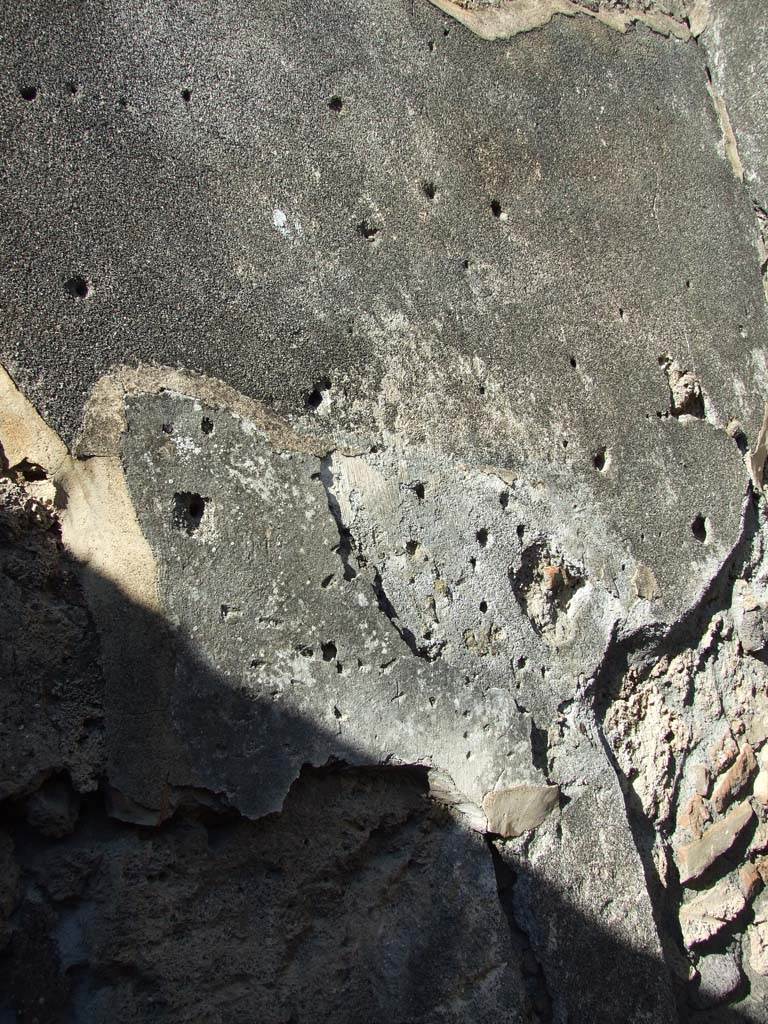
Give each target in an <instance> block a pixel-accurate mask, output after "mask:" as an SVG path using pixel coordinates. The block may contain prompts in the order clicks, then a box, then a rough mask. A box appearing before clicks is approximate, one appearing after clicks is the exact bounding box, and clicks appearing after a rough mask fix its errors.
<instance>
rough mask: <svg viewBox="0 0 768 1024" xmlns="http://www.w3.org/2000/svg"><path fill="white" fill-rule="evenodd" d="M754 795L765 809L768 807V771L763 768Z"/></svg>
mask: <svg viewBox="0 0 768 1024" xmlns="http://www.w3.org/2000/svg"><path fill="white" fill-rule="evenodd" d="M752 794H753V796H754V797H755V799H756V800H759V801H760V803H761V804H762V805H763V806H764V807H768V769H766V768H761V769H760V771H759V772H758V773H757V777H756V779H755V784H754V785H753V787H752Z"/></svg>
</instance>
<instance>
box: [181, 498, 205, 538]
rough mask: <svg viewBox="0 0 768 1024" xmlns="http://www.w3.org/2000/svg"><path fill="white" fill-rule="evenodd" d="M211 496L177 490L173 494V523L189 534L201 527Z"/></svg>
mask: <svg viewBox="0 0 768 1024" xmlns="http://www.w3.org/2000/svg"><path fill="white" fill-rule="evenodd" d="M209 500H210V499H209V498H205V497H203V495H201V494H195V493H194V492H193V491H177V492H176V493H175V494H174V496H173V525H174V527H175V528H176V529H177V530H184V532H185V533H187V534H188V535H189V536H191V535H192V534H193V533H195V532H196V531H197V530H199V529H200V524H201V523H202V521H203V516H204V515H205V509H206V506H207V505H208V502H209Z"/></svg>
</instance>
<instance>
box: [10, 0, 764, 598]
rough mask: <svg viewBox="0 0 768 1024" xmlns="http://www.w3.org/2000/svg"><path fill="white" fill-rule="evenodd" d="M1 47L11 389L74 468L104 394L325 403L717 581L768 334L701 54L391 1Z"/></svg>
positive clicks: (56, 26) (36, 34)
mask: <svg viewBox="0 0 768 1024" xmlns="http://www.w3.org/2000/svg"><path fill="white" fill-rule="evenodd" d="M3 46H4V48H5V54H6V56H5V60H4V62H3V68H4V70H3V80H4V88H3V89H2V117H3V119H4V122H5V124H6V125H7V129H6V133H5V135H4V140H3V147H4V150H3V152H4V159H3V171H2V175H3V188H4V193H5V200H4V202H5V211H6V218H7V223H8V231H7V232H6V233H5V239H4V245H5V246H6V250H5V262H6V266H7V272H6V273H5V274H4V277H3V285H2V287H3V289H4V298H3V305H4V309H5V317H4V319H5V331H4V336H3V339H2V348H1V349H0V357H2V360H3V362H4V363H5V364H7V366H8V367H9V369H10V370H11V372H12V373H13V375H14V376H15V378H16V379H17V381H18V383H19V384H20V386H22V388H23V389H24V390H25V392H26V393H28V394H29V395H30V397H31V398H32V400H33V401H34V402H35V403H36V405H37V406H38V408H39V409H40V410H41V411H42V412H43V413H44V415H46V416H47V417H48V418H49V420H50V422H51V423H52V424H53V425H54V426H55V427H56V428H58V429H61V430H62V431H63V432H64V435H65V437H66V438H68V439H69V440H73V439H74V437H75V436H76V434H77V430H78V425H79V423H80V419H81V411H82V406H83V402H84V400H85V397H86V395H87V393H88V389H89V388H90V387H91V386H92V385H93V384H94V383H95V381H96V380H97V379H98V377H99V376H100V375H101V374H103V373H104V372H105V371H106V370H107V369H108V368H109V367H110V366H112V365H114V364H116V363H122V362H127V363H134V362H136V361H137V360H144V361H149V362H154V363H165V364H169V365H181V366H184V367H186V368H189V369H193V370H198V371H201V372H205V373H207V374H211V375H213V376H217V377H221V378H224V379H225V380H226V381H227V382H228V383H230V384H232V385H233V386H235V387H236V388H237V389H238V390H240V391H242V392H244V393H248V394H250V395H254V396H256V397H259V398H263V399H265V400H266V401H268V402H272V403H274V404H275V405H276V407H277V409H278V410H279V411H282V412H284V413H287V414H293V415H297V416H301V415H304V412H305V401H306V399H307V396H308V395H310V394H311V392H312V391H313V389H314V388H315V387H316V385H318V384H320V385H321V386H323V387H326V386H327V389H328V391H329V399H330V401H331V405H330V409H331V412H332V416H331V417H330V421H329V423H328V425H329V426H330V427H333V428H334V430H336V431H339V430H345V431H352V432H353V433H355V434H356V435H357V436H362V437H363V438H368V439H371V438H376V437H380V436H381V435H382V433H386V432H388V431H389V432H392V431H395V432H396V433H397V434H398V436H399V437H400V438H401V440H402V442H403V443H406V444H407V443H413V444H421V443H423V442H425V441H426V442H427V443H428V445H429V446H430V447H433V448H436V449H439V450H444V451H449V452H455V453H458V454H459V455H463V456H465V457H467V458H470V459H472V460H474V461H483V462H493V463H496V464H500V465H503V466H505V467H509V468H512V469H518V470H519V469H520V468H522V467H523V466H525V465H528V464H530V462H531V460H536V461H540V462H541V463H542V464H543V465H544V466H547V465H552V466H553V467H555V468H562V470H563V473H564V476H565V477H566V479H568V478H571V479H573V480H577V481H583V482H585V483H586V485H587V486H588V488H589V489H590V490H591V492H592V495H593V503H594V508H595V509H596V510H598V511H599V513H600V514H601V515H604V516H606V517H610V518H611V519H612V520H613V521H614V525H615V529H616V532H617V534H619V535H620V536H621V539H622V543H623V544H624V545H626V544H629V545H631V546H632V547H633V548H634V549H636V550H637V551H638V552H641V553H642V554H643V556H644V557H643V561H646V562H648V564H650V565H651V566H652V568H653V571H654V573H655V575H656V577H657V579H661V577H662V576H663V575H664V573H665V572H666V573H667V576H668V577H669V579H677V578H679V577H680V574H681V573H684V574H685V573H688V572H689V569H688V566H689V565H692V568H693V578H692V579H691V581H690V582H691V585H692V589H693V590H696V589H697V587H698V586H699V585H700V584H701V583H702V582H703V581H705V580H706V579H707V577H708V575H709V573H708V570H707V567H706V565H704V564H703V563H704V561H705V558H704V555H705V552H703V551H698V550H694V549H695V545H693V544H692V543H691V536H690V527H691V513H693V515H694V516H696V515H700V516H702V517H704V518H707V519H709V521H710V524H711V528H710V531H709V537H710V544H713V545H714V547H715V552H714V553H715V555H716V556H717V557H722V556H723V555H724V554H725V553H726V552H727V551H728V550H729V549H730V547H731V546H732V544H733V543H734V540H735V538H736V535H737V532H738V519H739V509H740V500H741V491H742V487H741V483H740V481H741V480H742V478H743V473H742V470H741V465H740V458H739V453H738V452H737V451H736V450H735V448H734V446H733V444H732V442H731V441H730V440H729V439H728V438H727V437H726V436H725V434H724V432H723V428H724V427H725V426H726V425H727V424H728V423H729V422H730V421H732V420H736V421H739V422H740V423H741V424H742V426H743V429H744V430H745V431H746V433H747V435H748V436H749V437H750V438H753V437H754V433H755V430H756V426H757V423H758V419H759V414H760V406H761V403H760V398H759V392H760V388H761V386H762V384H763V381H764V372H763V370H764V365H763V364H764V341H765V333H764V331H765V325H764V313H763V307H762V296H761V292H760V288H759V272H758V268H757V267H756V266H754V269H752V268H753V262H754V257H753V245H752V235H753V227H752V223H751V211H750V209H749V204H748V202H747V201H746V198H745V197H744V195H743V193H742V192H741V190H740V188H739V185H738V182H736V181H734V180H733V178H732V175H731V171H730V168H729V166H728V164H727V162H726V161H725V160H724V159H723V157H722V155H721V154H719V152H718V144H719V137H720V136H719V127H718V125H717V123H716V119H715V116H714V113H713V110H712V106H711V102H710V99H709V96H708V94H707V91H706V78H705V72H704V57H703V54H702V53H701V52H700V50H699V49H698V48H697V47H696V45H694V44H693V43H691V44H682V43H678V42H675V41H672V40H668V39H664V38H662V37H660V36H657V35H654V34H653V33H651V32H650V31H648V30H646V29H637V30H635V31H632V32H630V33H628V34H627V35H626V36H622V35H620V34H619V33H616V32H613V31H611V30H609V29H607V28H605V27H604V26H601V25H599V24H597V23H594V22H592V21H591V20H590V19H586V18H576V19H555V21H554V22H553V23H552V24H551V25H550V26H549V27H548V28H547V30H546V31H542V32H533V33H530V34H527V35H525V36H521V37H518V38H516V39H515V40H513V41H511V42H510V43H507V44H504V43H494V44H488V43H485V42H484V41H482V40H479V39H477V38H475V37H474V36H472V35H471V34H470V33H469V32H467V31H466V30H465V29H463V28H461V27H460V26H457V25H455V24H454V23H453V22H450V21H447V20H445V19H444V18H443V17H442V16H440V15H439V14H438V13H437V12H436V11H434V10H433V9H431V8H430V7H428V6H426V5H420V4H419V5H415V6H414V5H412V4H410V3H406V2H405V0H402V2H401V0H387V2H386V3H368V4H363V5H360V4H352V3H345V4H334V5H332V6H331V7H329V6H328V5H326V4H305V3H302V4H300V5H297V7H296V9H295V10H294V9H293V8H292V7H291V5H290V4H288V5H286V4H282V3H281V4H278V3H273V4H267V5H264V4H258V5H256V4H252V5H249V4H237V5H230V6H228V5H226V4H222V5H218V6H217V7H216V8H215V9H208V8H202V7H199V6H197V7H195V8H191V9H182V8H180V7H173V6H172V7H170V8H165V7H163V8H155V7H153V6H151V5H150V6H149V7H142V8H134V7H130V6H129V7H127V8H126V7H123V6H119V5H110V4H96V3H94V4H83V5H79V6H78V7H77V8H73V9H68V13H67V16H66V17H61V16H60V15H59V13H58V12H57V11H56V10H55V9H54V8H51V7H50V6H49V5H47V4H31V5H24V6H22V7H16V6H12V7H10V8H9V9H8V11H7V14H6V31H5V34H4V37H3ZM29 88H34V89H35V90H36V93H35V97H34V99H24V98H23V95H22V94H21V92H20V90H27V89H29ZM184 90H187V91H188V92H184ZM25 95H27V96H30V95H31V93H29V92H25ZM185 96H188V98H185ZM334 97H338V99H339V100H340V101H341V109H340V110H337V109H335V106H336V104H335V103H334V102H332V101H333V99H334ZM329 104H330V106H329ZM433 193H434V194H433ZM79 277H82V278H83V280H84V282H85V284H84V286H83V287H84V289H85V290H86V291H87V293H88V294H87V295H85V296H84V297H78V287H80V286H79V285H78V278H79ZM667 356H669V357H670V358H672V359H675V360H677V361H678V362H679V363H680V364H681V365H682V367H683V369H687V370H690V371H691V372H694V373H695V374H696V376H697V377H698V378H699V380H700V382H701V388H702V389H703V393H704V396H705V408H706V419H705V420H702V421H696V422H692V423H684V422H682V421H681V419H680V418H677V417H674V416H670V415H669V411H670V399H669V393H668V382H667V378H666V374H665V372H664V369H663V366H661V365H660V363H659V360H660V359H662V361H663V359H664V358H665V357H667ZM566 445H567V448H566ZM602 449H606V450H607V452H609V453H610V460H609V469H608V470H607V471H606V472H605V473H604V474H602V475H601V474H600V473H596V471H595V469H594V466H593V460H594V458H595V456H596V454H597V453H598V452H600V451H602ZM558 486H562V482H561V483H560V484H559V485H558ZM566 486H567V484H566Z"/></svg>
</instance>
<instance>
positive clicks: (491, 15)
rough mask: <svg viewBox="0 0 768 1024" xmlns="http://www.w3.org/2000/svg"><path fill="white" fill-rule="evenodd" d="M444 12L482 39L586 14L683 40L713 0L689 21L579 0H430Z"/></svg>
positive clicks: (697, 28) (700, 26)
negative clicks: (477, 4) (492, 1)
mask: <svg viewBox="0 0 768 1024" xmlns="http://www.w3.org/2000/svg"><path fill="white" fill-rule="evenodd" d="M429 2H430V3H432V4H434V6H435V7H437V8H439V9H440V10H441V11H442V12H443V13H444V14H447V15H449V16H450V17H452V18H455V19H456V21H458V22H459V23H460V24H462V25H464V27H465V28H468V29H469V30H470V32H473V33H474V34H475V35H476V36H479V37H480V38H481V39H487V40H490V41H492V40H495V39H511V38H512V37H513V36H516V35H519V34H520V33H522V32H531V31H533V30H535V29H539V28H543V27H544V26H545V25H548V24H549V22H550V21H551V20H552V19H553V18H554V17H555V15H556V14H562V15H564V16H565V17H569V18H572V17H575V16H576V15H579V14H581V15H586V16H587V17H590V18H594V19H595V20H596V21H599V22H601V23H602V24H604V25H606V26H607V27H608V28H611V29H614V30H615V31H616V32H621V33H622V34H624V33H625V32H627V31H628V30H629V29H630V28H631V27H632V26H633V25H635V24H642V25H645V26H646V27H647V28H649V29H650V30H651V31H652V32H656V33H657V34H658V35H662V36H665V37H666V38H669V37H673V38H675V39H678V40H680V41H681V42H687V41H688V40H689V39H692V38H696V37H697V36H699V35H700V34H701V33H702V32H703V31H704V29H705V28H706V26H707V24H708V22H709V0H698V2H696V3H695V4H694V6H693V8H692V10H691V14H690V16H689V18H688V20H687V22H682V21H678V20H677V19H675V18H673V17H672V16H671V15H668V14H654V13H652V12H644V11H625V12H619V11H604V10H597V11H593V10H591V9H590V8H588V7H583V6H582V5H581V4H580V3H579V2H578V0H501V3H500V5H499V6H497V7H481V8H474V9H470V8H468V6H467V0H429Z"/></svg>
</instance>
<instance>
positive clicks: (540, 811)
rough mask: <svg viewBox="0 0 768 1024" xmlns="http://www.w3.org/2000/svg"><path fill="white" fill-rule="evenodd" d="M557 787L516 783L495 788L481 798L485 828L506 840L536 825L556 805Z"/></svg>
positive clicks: (558, 794)
mask: <svg viewBox="0 0 768 1024" xmlns="http://www.w3.org/2000/svg"><path fill="white" fill-rule="evenodd" d="M559 796H560V788H559V786H537V785H532V784H531V783H519V784H517V785H514V786H509V787H507V788H506V789H501V790H496V791H495V792H493V793H488V795H487V796H486V797H485V798H484V799H483V810H484V811H485V813H486V816H487V818H488V830H489V831H490V832H493V833H495V834H496V835H499V836H504V837H505V838H507V839H511V838H514V837H515V836H521V835H523V833H525V832H530V831H531V829H534V828H537V827H538V826H539V825H540V824H541V823H542V821H544V819H545V818H546V817H547V815H548V814H549V813H550V812H551V811H552V810H553V808H555V807H556V806H557V802H558V799H559Z"/></svg>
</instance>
